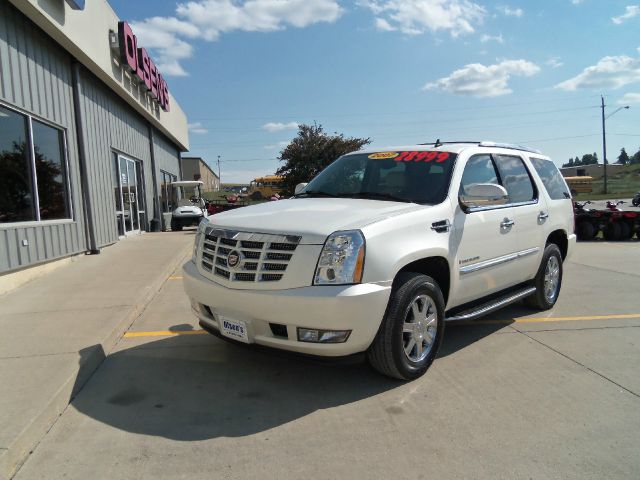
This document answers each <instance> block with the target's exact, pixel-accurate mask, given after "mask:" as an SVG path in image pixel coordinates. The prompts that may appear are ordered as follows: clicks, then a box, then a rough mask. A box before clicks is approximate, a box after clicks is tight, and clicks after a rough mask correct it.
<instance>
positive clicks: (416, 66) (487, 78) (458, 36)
mask: <svg viewBox="0 0 640 480" xmlns="http://www.w3.org/2000/svg"><path fill="white" fill-rule="evenodd" d="M630 1H631V2H633V1H634V0H623V1H617V0H538V1H524V0H521V1H515V0H511V1H506V2H500V1H499V2H489V1H483V0H192V1H186V2H176V1H172V0H153V1H152V0H146V1H142V0H141V1H136V2H131V1H130V0H110V1H109V3H110V4H111V5H112V6H113V8H114V10H115V11H116V12H117V14H118V16H119V17H120V18H121V19H122V20H127V21H129V22H130V23H131V24H132V28H133V30H134V33H135V34H136V35H137V36H138V39H139V45H142V46H144V47H146V48H147V49H148V50H149V51H150V53H151V56H152V58H153V59H154V61H155V63H156V65H158V67H159V70H160V71H161V73H162V74H163V76H164V77H165V78H166V80H167V82H168V84H169V90H170V91H171V93H172V95H173V96H174V98H175V99H176V101H177V102H178V103H179V104H180V106H181V107H182V109H183V110H184V111H185V113H186V115H187V118H188V122H189V128H190V132H189V138H190V144H191V151H190V153H189V154H190V155H198V156H202V157H203V158H205V160H206V161H207V162H208V163H209V164H210V165H211V166H213V167H214V169H215V170H216V171H217V159H218V156H220V161H221V162H220V169H221V176H222V182H224V183H227V182H249V181H250V180H251V179H253V178H255V177H257V176H261V175H267V174H272V173H274V172H275V170H276V169H277V168H278V166H279V165H281V164H282V163H281V162H279V161H278V160H277V157H278V155H279V152H280V151H281V150H282V148H283V147H284V146H285V145H286V144H287V143H288V142H289V141H290V140H291V139H292V138H294V137H295V135H296V133H297V125H298V124H302V123H307V124H312V123H314V122H315V123H317V124H320V125H322V126H323V128H324V129H325V131H327V132H329V133H334V132H337V133H342V134H344V135H345V136H353V137H364V138H370V139H371V141H372V144H371V145H372V146H373V147H375V148H380V149H384V147H385V146H388V145H407V144H414V143H422V142H434V141H436V139H440V140H442V141H453V140H471V141H480V140H492V141H498V142H506V143H517V144H522V145H525V146H528V147H532V148H536V149H539V150H541V151H542V152H543V153H545V154H547V155H549V156H551V157H552V158H553V159H554V161H555V162H556V163H557V164H558V165H560V164H561V163H564V162H566V161H567V160H568V159H569V158H573V157H575V156H580V157H581V156H582V155H583V154H586V153H593V152H597V154H598V157H599V158H600V160H601V161H602V156H603V154H602V152H603V150H602V123H601V109H600V102H601V99H600V96H601V95H603V96H604V99H605V104H606V107H605V114H606V115H607V116H609V115H612V116H611V117H610V118H608V119H607V120H606V130H607V158H608V159H609V161H610V162H611V161H615V160H616V158H617V156H618V155H619V153H620V149H621V148H623V147H624V148H626V150H627V152H629V153H635V152H636V151H637V150H638V149H639V148H640V4H633V3H629V2H630ZM635 1H638V0H635ZM624 106H630V108H629V109H621V110H619V111H616V110H618V109H619V108H620V107H624Z"/></svg>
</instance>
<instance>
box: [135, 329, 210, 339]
mask: <svg viewBox="0 0 640 480" xmlns="http://www.w3.org/2000/svg"><path fill="white" fill-rule="evenodd" d="M205 333H207V332H205V331H204V330H184V331H176V332H172V331H171V330H159V331H157V332H127V333H125V334H124V338H136V337H175V336H178V335H202V334H205Z"/></svg>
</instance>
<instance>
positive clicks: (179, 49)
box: [131, 17, 197, 77]
mask: <svg viewBox="0 0 640 480" xmlns="http://www.w3.org/2000/svg"><path fill="white" fill-rule="evenodd" d="M131 28H132V29H133V31H134V32H135V34H136V36H137V37H138V39H139V42H138V44H139V45H143V46H144V47H145V48H147V49H149V50H153V53H154V62H156V65H157V67H158V69H159V70H160V72H162V74H163V75H172V76H177V77H183V76H186V75H187V72H186V71H185V70H184V69H183V68H182V66H181V65H180V61H181V60H186V59H187V58H191V57H192V56H193V47H192V46H191V45H190V44H189V43H187V42H185V41H184V40H180V39H179V38H178V35H183V36H186V37H188V38H193V37H194V35H196V34H197V29H196V28H195V27H193V26H192V25H190V24H188V23H185V22H181V21H179V20H177V19H175V18H173V19H171V18H161V17H152V18H148V19H146V20H143V21H142V22H132V23H131Z"/></svg>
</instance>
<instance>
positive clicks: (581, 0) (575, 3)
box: [571, 0, 584, 5]
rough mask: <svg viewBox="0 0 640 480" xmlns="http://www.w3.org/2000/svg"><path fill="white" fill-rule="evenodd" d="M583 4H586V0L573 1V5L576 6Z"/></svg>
mask: <svg viewBox="0 0 640 480" xmlns="http://www.w3.org/2000/svg"><path fill="white" fill-rule="evenodd" d="M582 2H584V0H571V3H573V4H574V5H580V4H581V3H582Z"/></svg>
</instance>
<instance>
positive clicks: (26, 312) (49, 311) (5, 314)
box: [0, 304, 135, 318]
mask: <svg viewBox="0 0 640 480" xmlns="http://www.w3.org/2000/svg"><path fill="white" fill-rule="evenodd" d="M134 306H135V304H121V305H105V306H102V307H86V308H62V309H59V310H54V309H51V310H29V311H25V312H11V313H3V314H0V318H1V317H13V316H16V315H30V314H36V313H63V312H87V311H91V310H108V309H111V308H125V307H134Z"/></svg>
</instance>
